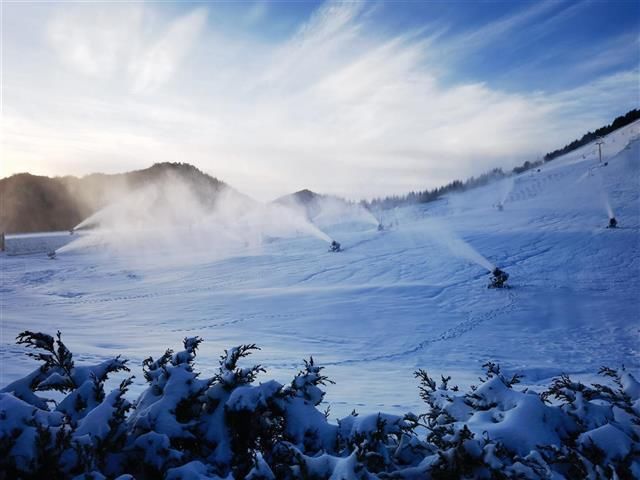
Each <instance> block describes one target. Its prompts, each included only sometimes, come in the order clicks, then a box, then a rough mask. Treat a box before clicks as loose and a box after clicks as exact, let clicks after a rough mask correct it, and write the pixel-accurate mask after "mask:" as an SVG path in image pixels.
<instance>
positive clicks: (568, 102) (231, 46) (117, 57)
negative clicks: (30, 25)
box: [3, 2, 637, 198]
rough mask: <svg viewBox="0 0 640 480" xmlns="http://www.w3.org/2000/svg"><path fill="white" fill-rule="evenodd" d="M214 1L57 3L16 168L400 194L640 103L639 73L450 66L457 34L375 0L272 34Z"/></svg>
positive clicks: (26, 84)
mask: <svg viewBox="0 0 640 480" xmlns="http://www.w3.org/2000/svg"><path fill="white" fill-rule="evenodd" d="M214 8H215V5H214V4H212V5H210V6H208V7H207V8H206V9H204V8H196V9H193V10H191V11H187V12H183V13H182V14H181V15H180V16H178V17H177V18H175V17H169V16H168V15H167V14H166V12H165V11H164V10H163V9H162V6H153V5H147V4H145V5H144V6H142V7H141V6H135V5H134V6H131V5H126V6H122V5H120V6H119V7H118V9H106V10H105V11H104V12H105V13H101V12H103V10H95V7H94V6H92V7H91V8H89V7H87V8H81V9H80V10H78V11H76V10H73V9H72V10H73V11H63V12H60V11H56V12H54V13H55V15H53V17H52V18H53V19H51V18H50V16H49V15H47V16H43V17H41V18H42V21H43V22H45V24H44V25H41V27H42V28H43V30H44V31H46V32H47V35H46V36H45V39H44V40H45V41H44V42H43V43H42V45H39V46H38V45H35V46H33V48H34V49H35V50H37V51H38V52H39V53H40V58H42V59H44V60H43V61H42V62H29V61H27V62H21V61H19V60H18V56H17V55H9V56H8V57H7V62H6V63H5V79H4V80H5V86H6V90H5V91H6V94H5V116H4V119H3V129H4V145H3V146H4V150H5V156H6V157H7V158H9V161H8V162H7V163H5V165H4V168H5V169H6V170H5V172H3V173H5V174H6V173H10V172H13V171H20V170H31V171H35V172H41V173H47V174H51V173H53V174H62V173H89V172H93V171H122V170H126V169H132V168H141V167H145V166H148V165H149V164H150V163H152V162H154V161H185V162H191V163H194V164H196V165H197V166H199V167H200V168H203V169H205V170H207V171H209V172H210V173H212V174H214V175H216V176H219V177H220V178H222V179H224V180H227V181H228V182H230V183H231V184H233V185H235V186H237V187H238V188H240V189H242V190H244V191H246V192H248V193H250V194H253V195H255V196H258V197H261V198H271V197H275V196H277V195H280V194H283V193H286V192H289V191H292V190H294V189H298V188H303V187H308V188H313V189H316V190H320V191H323V192H331V193H339V194H343V195H347V196H350V197H352V198H358V197H362V196H373V195H380V194H387V193H399V192H404V191H407V190H410V189H416V188H425V187H429V186H435V185H438V184H441V183H443V182H446V181H449V180H451V179H453V178H460V177H465V176H467V175H471V174H476V173H479V172H481V171H484V170H486V169H488V168H491V167H494V166H505V167H510V166H513V165H515V164H516V163H520V162H522V161H523V160H524V159H530V158H532V157H535V156H537V155H539V154H541V153H544V152H545V151H548V150H549V149H552V148H556V147H558V146H560V145H562V144H564V143H566V141H567V140H569V139H571V138H572V137H574V136H575V135H578V134H581V133H582V131H583V130H584V129H586V128H593V127H595V126H598V123H599V122H602V121H603V120H608V119H609V118H610V117H611V115H612V114H613V113H622V111H621V110H624V109H625V108H627V107H632V106H633V95H634V92H636V93H637V76H636V75H637V72H626V73H625V72H622V73H620V72H618V73H615V74H612V75H609V76H607V77H603V78H594V79H593V80H592V81H588V82H585V83H584V85H582V86H581V87H580V88H576V89H572V90H565V91H562V92H556V93H553V94H551V93H546V92H544V91H537V92H523V93H513V92H510V93H509V92H505V91H501V90H499V89H496V88H494V87H492V86H491V85H490V84H488V83H483V82H473V81H467V82H458V83H456V84H450V83H445V82H444V81H443V80H442V77H441V76H440V72H441V71H442V70H443V69H446V68H448V67H449V65H448V64H447V63H446V59H445V60H443V59H442V58H441V57H439V56H434V55H433V52H434V50H436V49H438V48H439V47H440V46H443V47H444V45H443V44H442V43H439V42H441V41H442V40H441V39H440V38H439V37H437V36H436V37H430V38H425V37H424V36H416V35H415V34H410V33H403V34H397V35H391V34H387V35H381V34H380V32H378V31H376V29H375V25H374V24H372V23H371V18H372V15H371V12H370V9H371V8H372V7H371V6H370V5H368V4H361V3H354V2H349V3H333V2H330V3H327V4H324V5H323V6H321V7H320V8H319V9H318V10H317V11H316V12H315V13H314V14H313V15H312V16H311V17H310V18H309V19H308V20H306V21H305V22H304V23H303V24H302V25H301V26H300V28H299V29H298V30H297V32H296V33H294V34H293V35H292V36H291V37H290V38H288V39H284V40H278V41H275V40H274V41H271V42H261V43H256V41H255V40H250V39H246V38H238V37H237V36H230V35H227V34H225V33H223V32H224V29H222V28H220V26H219V25H218V24H217V23H216V22H218V21H222V20H220V19H219V16H217V15H216V12H215V11H211V10H212V9H214ZM549 8H551V7H550V6H549V4H548V3H544V4H542V5H541V6H538V5H536V6H533V7H531V8H529V9H527V10H526V11H525V12H524V13H521V14H520V15H517V16H514V17H510V18H509V19H503V20H502V21H501V22H502V23H498V24H494V25H493V26H492V27H487V28H486V29H485V30H484V31H483V34H479V33H476V34H474V36H473V38H476V39H478V41H480V39H481V38H484V35H498V33H496V32H502V34H504V32H508V31H511V30H512V29H514V28H518V27H519V26H521V25H522V24H523V23H522V22H525V21H529V20H531V19H532V18H538V17H539V16H540V15H542V14H543V13H544V12H546V11H547V10H548V9H549ZM65 10H66V9H65ZM103 15H104V17H103ZM103 18H104V19H105V20H102V19H103ZM106 18H110V20H106ZM114 18H116V19H120V20H121V21H119V22H115V23H114ZM92 22H93V23H92ZM101 22H103V23H101ZM93 25H95V29H94V28H93ZM37 26H38V25H35V26H34V28H36V27H37ZM92 30H95V31H92ZM65 31H66V32H68V34H64V32H65ZM492 32H494V33H492ZM16 35H17V34H16ZM18 37H19V36H16V38H14V39H13V40H14V42H13V43H10V46H11V51H12V52H13V50H14V49H15V50H18V49H19V46H18V45H20V44H21V43H20V41H19V40H20V39H19V38H18ZM466 41H470V40H469V39H467V40H466ZM594 123H595V124H594Z"/></svg>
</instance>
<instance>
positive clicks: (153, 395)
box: [0, 331, 640, 480]
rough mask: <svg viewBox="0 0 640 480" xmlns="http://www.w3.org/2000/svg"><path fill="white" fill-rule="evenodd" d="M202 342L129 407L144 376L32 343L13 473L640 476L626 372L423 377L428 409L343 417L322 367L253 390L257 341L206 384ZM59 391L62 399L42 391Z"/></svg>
mask: <svg viewBox="0 0 640 480" xmlns="http://www.w3.org/2000/svg"><path fill="white" fill-rule="evenodd" d="M201 342H202V339H200V338H199V337H192V338H185V339H184V341H183V349H182V350H181V351H179V352H173V351H171V350H167V351H166V352H165V353H164V354H162V355H161V356H160V357H159V358H157V359H155V360H154V359H153V358H151V357H149V358H147V359H146V360H145V361H144V362H143V365H142V371H143V375H144V378H145V380H146V382H147V386H146V388H145V390H144V391H143V392H142V393H141V394H140V396H139V398H138V399H137V400H136V401H135V402H130V400H129V399H127V389H128V387H129V386H130V384H131V378H126V379H125V380H123V381H122V382H121V383H120V385H119V386H118V387H117V388H115V389H114V390H113V391H111V392H109V393H106V392H105V390H104V384H105V381H106V380H107V378H108V376H109V375H110V374H111V373H115V372H119V371H128V370H129V369H128V367H127V362H126V361H125V360H122V359H120V357H115V358H113V359H111V360H108V361H105V362H102V363H99V364H97V365H93V366H79V365H76V363H75V361H74V358H73V355H72V353H71V352H70V351H69V350H68V349H67V347H66V346H65V344H64V343H63V342H62V340H61V337H60V333H58V334H57V336H56V337H52V336H49V335H46V334H43V333H34V332H29V331H26V332H23V333H21V334H20V335H19V336H18V343H19V344H22V345H25V346H27V347H29V348H33V349H34V351H30V352H29V353H28V354H29V355H30V356H32V357H33V358H35V359H36V360H39V361H40V362H41V366H40V367H39V368H38V369H37V370H35V371H34V372H32V373H31V374H29V375H27V376H26V377H24V378H22V379H20V380H18V381H16V382H13V383H11V384H10V385H7V386H6V387H4V388H3V389H2V390H0V479H13V478H24V479H28V478H52V479H56V478H60V479H96V480H97V479H106V478H109V479H118V480H130V479H139V480H142V479H156V478H166V479H171V480H203V479H218V480H219V479H229V480H231V479H247V480H267V479H283V480H287V479H298V478H300V479H335V480H362V479H425V478H426V479H429V478H432V479H444V478H447V479H450V478H525V479H538V478H544V479H546V478H549V479H551V478H553V479H562V478H567V479H570V478H590V479H599V478H612V479H613V478H619V479H626V478H629V479H630V478H640V383H638V382H637V381H636V380H635V378H634V377H633V376H632V375H631V374H630V373H629V372H628V371H626V370H624V369H619V370H613V369H609V368H603V369H602V370H601V371H600V374H601V375H602V376H603V379H604V381H603V383H602V384H593V385H584V384H581V383H579V382H575V381H573V380H571V379H570V378H569V377H567V376H561V377H560V378H557V379H555V380H554V381H553V382H552V384H551V385H550V386H549V388H548V389H547V390H546V391H544V392H542V393H537V392H534V391H531V390H527V389H518V388H517V386H518V384H519V382H520V379H521V378H520V376H518V375H514V376H511V377H506V376H505V375H503V373H502V372H501V370H500V367H499V366H498V365H496V364H493V363H487V364H486V365H485V366H484V368H485V370H486V372H485V375H484V376H483V377H482V378H481V379H480V380H481V382H480V384H479V385H478V386H477V387H476V386H474V387H471V389H470V390H469V391H468V392H462V391H460V389H459V388H458V387H456V386H454V385H452V384H451V378H450V377H444V376H443V377H441V378H440V381H439V382H438V381H436V380H435V379H434V378H432V377H431V376H430V375H429V374H428V373H427V372H426V371H424V370H419V371H417V372H416V377H417V378H418V380H419V382H420V386H419V392H420V396H421V398H422V399H423V400H424V402H425V404H426V405H425V407H426V408H425V412H424V413H422V414H420V415H415V414H411V413H408V414H406V415H404V416H398V415H388V414H384V413H376V414H371V415H358V414H357V413H356V412H353V413H352V414H351V415H349V416H347V417H345V418H342V419H339V420H337V422H336V423H333V422H331V421H330V420H329V418H328V417H329V415H328V410H327V411H324V412H323V411H321V410H319V407H320V404H321V403H322V401H323V398H324V391H323V389H322V387H323V386H324V385H326V384H327V383H328V382H330V380H329V379H328V378H327V377H326V376H325V375H324V374H323V373H322V370H323V369H322V367H320V366H318V365H316V364H315V362H314V361H313V358H311V359H309V360H305V361H304V368H303V369H302V370H301V371H300V372H299V373H298V374H297V375H295V377H294V379H293V380H292V382H291V383H290V384H289V385H286V386H285V385H282V384H280V383H278V382H276V381H273V380H271V381H265V382H261V383H256V381H257V377H258V375H259V374H261V373H264V372H265V370H264V368H263V367H262V366H260V365H250V366H248V367H245V366H242V365H240V363H241V362H242V361H244V360H245V359H246V357H248V356H249V355H250V354H251V353H252V351H254V350H256V349H257V348H258V347H256V346H255V345H241V346H238V347H236V348H232V349H229V350H227V351H225V352H224V355H222V356H221V358H220V362H219V369H218V371H217V372H215V373H214V374H213V375H212V376H211V377H208V378H203V377H201V375H200V373H199V372H197V371H196V369H195V363H194V362H195V358H196V353H197V349H198V346H199V345H200V343H201ZM51 390H54V391H57V392H59V393H58V395H59V396H61V400H59V401H57V402H56V401H53V400H51V399H47V398H45V397H43V396H41V392H45V391H51Z"/></svg>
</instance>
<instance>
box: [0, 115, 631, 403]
mask: <svg viewBox="0 0 640 480" xmlns="http://www.w3.org/2000/svg"><path fill="white" fill-rule="evenodd" d="M639 135H640V123H639V122H636V123H634V124H632V125H629V126H627V127H625V128H623V129H620V130H618V131H616V132H614V133H613V134H611V135H609V136H608V137H607V138H606V139H605V145H604V149H603V153H604V156H605V160H607V161H608V165H607V166H600V165H599V163H598V158H597V149H596V148H595V146H594V145H593V144H590V145H587V146H585V147H583V148H581V149H579V150H577V151H575V152H572V153H570V154H568V155H566V156H564V157H560V158H558V159H556V160H554V161H552V162H550V163H549V164H547V165H544V166H543V167H542V168H541V169H540V171H539V172H538V171H536V170H533V171H530V172H525V173H523V174H521V175H519V176H517V177H515V178H514V181H513V185H510V184H509V183H508V181H505V182H503V183H498V184H492V185H489V186H486V187H483V188H479V189H475V190H473V191H469V192H465V193H463V194H459V195H452V196H449V197H447V198H444V199H442V200H440V201H438V202H435V203H431V204H426V205H419V206H411V207H406V208H400V209H396V210H393V211H386V212H383V223H385V224H389V223H392V224H394V225H395V224H396V223H397V225H395V226H393V227H392V228H390V229H387V230H385V231H383V232H378V231H377V230H376V229H375V228H374V227H372V225H371V224H366V223H363V222H360V223H351V224H348V223H346V224H341V225H340V226H339V227H334V228H333V229H331V228H329V230H328V233H329V234H330V236H332V237H333V238H335V239H337V240H338V241H340V242H341V243H342V245H343V247H345V251H344V252H342V253H339V254H330V253H327V245H326V244H325V243H323V242H322V241H320V240H318V239H317V238H315V237H297V238H289V239H279V240H274V241H271V242H268V243H264V244H263V246H262V248H260V249H259V250H257V251H256V250H255V249H253V250H251V251H250V252H243V251H242V250H240V251H237V252H236V253H235V254H233V255H223V256H222V258H221V257H220V256H210V257H209V256H206V255H204V256H202V255H201V256H198V257H197V258H194V256H192V255H190V252H188V251H182V252H179V253H177V254H176V255H175V256H170V257H166V256H154V255H153V253H152V252H151V253H149V252H145V254H143V252H140V251H132V252H130V253H129V254H122V253H120V254H119V255H114V254H113V253H107V252H102V253H101V252H100V251H99V250H95V249H94V250H91V251H83V250H76V251H69V252H67V253H66V254H64V253H61V254H60V255H58V258H57V259H56V260H54V261H51V260H49V259H47V257H46V256H45V255H29V256H16V257H10V256H3V257H2V258H1V259H0V261H1V262H2V272H3V280H2V287H1V288H2V338H1V342H2V361H1V362H0V363H1V369H2V370H1V372H0V376H1V378H0V385H6V384H7V383H8V382H10V381H12V380H14V379H16V378H18V377H19V376H22V375H24V374H25V373H27V372H28V371H31V370H32V369H33V366H34V364H33V363H32V361H31V360H30V359H28V358H26V357H25V356H24V349H23V348H22V347H18V346H16V345H15V344H14V342H13V340H14V338H15V336H16V334H17V333H18V332H20V331H22V330H24V329H30V330H36V331H38V330H41V331H47V332H52V331H54V330H56V329H60V330H62V331H63V333H64V335H65V338H66V342H67V344H68V345H69V347H70V348H71V349H72V350H73V351H74V352H76V358H77V359H78V360H79V361H82V360H90V359H103V358H108V357H111V356H112V355H113V354H115V353H120V354H122V355H123V356H125V357H127V358H129V359H131V363H132V364H133V365H136V364H137V365H140V363H141V361H142V359H143V358H145V357H146V356H147V355H148V354H149V353H155V352H160V351H163V350H164V348H166V346H167V345H173V344H176V343H178V341H179V340H180V339H181V338H183V337H184V336H193V335H200V336H202V337H204V338H205V339H206V342H204V343H203V344H202V346H201V350H200V354H199V357H198V359H199V360H198V361H199V365H200V366H201V368H202V370H203V371H205V372H207V371H208V369H210V370H211V371H213V369H214V368H215V367H216V366H217V361H218V356H219V354H220V352H222V351H223V350H224V349H225V348H227V347H230V346H234V345H237V344H240V343H253V342H255V343H256V344H258V345H260V346H261V347H262V351H261V352H258V353H257V354H256V355H255V356H254V358H255V360H257V361H259V362H261V363H263V364H264V365H265V367H266V368H267V369H268V370H269V372H270V378H272V377H275V378H277V379H278V380H281V381H283V382H286V381H288V379H289V377H290V374H291V369H292V368H297V366H298V365H300V363H301V360H302V358H305V357H306V358H308V356H309V355H313V357H314V359H315V360H316V362H317V363H319V364H323V365H326V366H327V369H326V370H325V373H326V374H327V375H328V376H329V377H330V378H332V379H333V380H335V381H336V382H337V383H336V384H335V385H331V386H329V387H328V388H327V390H328V394H327V397H326V399H327V401H328V402H329V403H330V404H331V407H332V414H335V415H341V414H345V413H347V412H349V411H351V410H352V409H353V408H356V409H358V410H360V411H378V410H382V411H387V412H406V411H407V410H417V409H419V405H420V400H419V397H418V392H417V388H416V381H415V379H414V378H413V371H414V370H415V369H417V368H425V369H428V370H429V371H430V372H433V373H440V372H442V373H445V374H452V375H454V378H455V379H456V381H457V383H460V384H464V383H465V382H466V383H472V382H474V381H475V380H476V376H477V374H478V372H479V370H480V365H481V364H482V363H484V362H485V361H487V360H492V361H496V362H499V363H500V364H501V365H502V367H503V370H504V371H506V372H512V373H513V372H520V373H522V374H524V375H525V378H524V379H523V383H525V384H531V385H535V384H536V383H538V382H542V381H544V380H546V379H548V378H549V377H551V376H554V375H558V374H559V373H561V372H567V373H570V374H572V375H574V376H576V377H577V378H580V377H581V375H592V374H594V373H595V372H596V371H597V369H598V368H599V367H600V366H601V365H609V366H611V367H617V366H619V365H620V364H625V365H626V366H627V368H629V369H630V371H631V372H632V373H634V374H637V373H638V371H639V369H640V357H639V356H638V350H639V346H640V344H639V336H638V324H639V322H638V320H639V319H640V295H639V294H638V292H640V236H639V233H640V210H639V208H640V204H639V187H638V186H639V183H638V180H639V172H640V140H638V138H639ZM511 187H512V188H511ZM505 197H506V201H505V204H504V210H503V211H499V210H498V209H496V208H495V207H494V206H493V205H495V204H496V203H497V202H500V201H501V200H502V199H503V198H505ZM607 198H608V200H609V203H610V205H611V208H612V209H613V212H614V213H615V216H616V218H617V219H618V221H619V223H620V226H621V228H619V229H617V230H609V229H605V228H604V227H605V225H606V224H607V222H608V213H607V208H606V199H607ZM457 238H462V239H464V240H465V241H466V242H468V243H469V244H470V245H472V246H473V248H474V249H475V250H477V251H478V252H479V253H480V254H482V255H483V256H484V257H486V258H487V259H488V260H489V262H491V263H493V264H495V265H497V266H499V267H501V268H504V269H505V270H506V271H507V272H508V273H509V274H510V275H511V278H510V283H511V285H512V288H511V289H508V290H488V289H487V288H486V285H487V280H488V276H487V271H486V269H485V268H484V267H482V266H480V265H478V264H477V263H474V262H472V261H470V260H469V258H471V257H470V256H469V252H466V254H465V252H464V251H462V250H461V248H460V247H461V244H460V242H459V241H457V240H456V239H457ZM149 250H150V251H152V250H153V248H152V246H150V248H149ZM212 250H213V251H215V239H212ZM465 255H466V256H465ZM214 257H215V258H214ZM135 370H136V368H135V367H134V373H139V372H136V371H135ZM636 376H637V375H636ZM138 381H140V382H142V380H141V375H138ZM134 391H135V388H134Z"/></svg>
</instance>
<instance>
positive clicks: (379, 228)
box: [378, 223, 384, 232]
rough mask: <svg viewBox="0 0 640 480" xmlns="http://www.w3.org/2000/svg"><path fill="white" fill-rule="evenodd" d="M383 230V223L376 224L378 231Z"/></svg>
mask: <svg viewBox="0 0 640 480" xmlns="http://www.w3.org/2000/svg"><path fill="white" fill-rule="evenodd" d="M383 230H384V225H382V224H381V223H379V224H378V231H379V232H382V231H383Z"/></svg>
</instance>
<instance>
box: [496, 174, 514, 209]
mask: <svg viewBox="0 0 640 480" xmlns="http://www.w3.org/2000/svg"><path fill="white" fill-rule="evenodd" d="M514 183H515V181H514V179H513V177H507V178H505V179H504V180H503V181H502V182H500V188H501V191H502V195H501V197H500V202H499V205H504V204H505V202H506V201H507V198H509V194H510V193H511V191H512V190H513V185H514Z"/></svg>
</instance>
